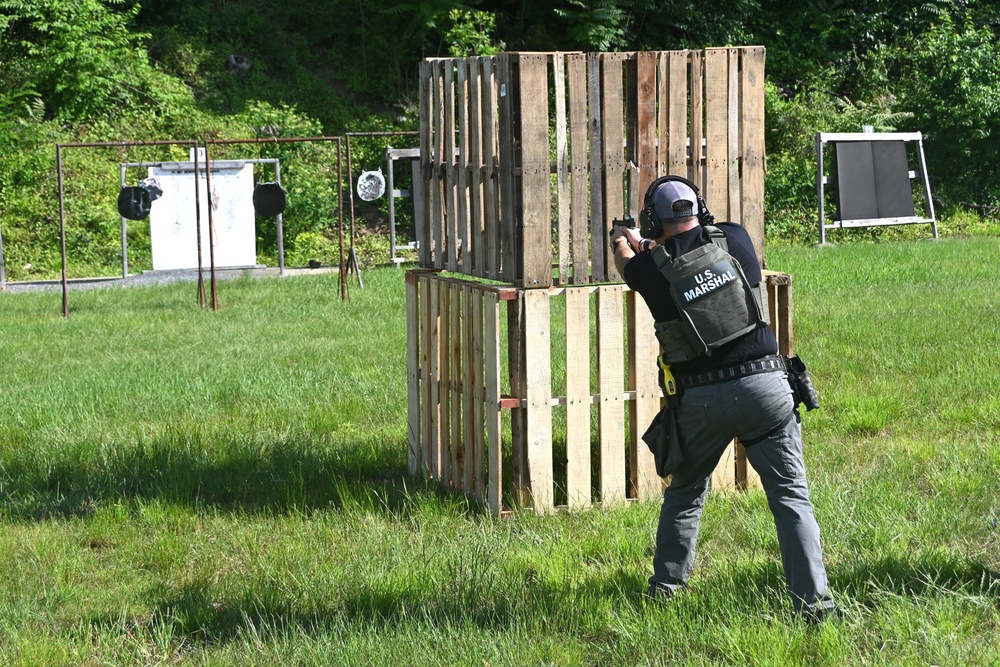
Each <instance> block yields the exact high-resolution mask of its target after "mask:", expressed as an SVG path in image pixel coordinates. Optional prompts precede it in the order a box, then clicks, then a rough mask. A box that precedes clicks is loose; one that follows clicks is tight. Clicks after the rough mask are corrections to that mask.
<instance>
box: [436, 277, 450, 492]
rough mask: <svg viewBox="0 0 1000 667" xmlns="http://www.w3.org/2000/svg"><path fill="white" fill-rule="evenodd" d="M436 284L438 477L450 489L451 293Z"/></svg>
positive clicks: (441, 285)
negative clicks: (437, 305) (438, 373)
mask: <svg viewBox="0 0 1000 667" xmlns="http://www.w3.org/2000/svg"><path fill="white" fill-rule="evenodd" d="M437 282H438V285H437V287H438V299H439V301H438V303H439V306H440V309H441V327H440V350H439V352H438V355H439V357H438V358H439V359H440V360H441V380H440V388H439V392H438V396H439V399H440V401H441V410H440V415H441V418H440V421H439V423H438V433H439V434H438V445H439V446H438V451H437V457H438V466H437V469H438V471H439V472H438V475H439V479H440V480H441V484H443V485H444V486H445V487H450V486H451V483H452V479H451V470H452V468H451V448H452V442H451V383H452V377H451V374H452V369H451V331H452V329H451V298H450V297H451V291H450V289H449V288H450V285H449V283H446V282H441V281H437Z"/></svg>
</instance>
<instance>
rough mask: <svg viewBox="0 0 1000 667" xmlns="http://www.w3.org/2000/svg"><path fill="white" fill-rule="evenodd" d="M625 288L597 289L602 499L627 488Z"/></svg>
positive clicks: (618, 496)
mask: <svg viewBox="0 0 1000 667" xmlns="http://www.w3.org/2000/svg"><path fill="white" fill-rule="evenodd" d="M622 302H623V289H622V286H621V285H608V286H603V287H601V289H600V290H598V292H597V383H598V392H599V394H600V403H599V404H598V411H597V412H598V442H599V443H600V445H599V446H600V456H601V470H600V476H599V488H600V498H601V503H603V504H604V505H608V506H609V505H613V504H615V503H618V502H624V501H625V499H626V491H625V477H626V473H625V401H624V385H625V370H624V368H625V346H624V345H622V333H623V332H624V330H625V327H624V320H623V308H622Z"/></svg>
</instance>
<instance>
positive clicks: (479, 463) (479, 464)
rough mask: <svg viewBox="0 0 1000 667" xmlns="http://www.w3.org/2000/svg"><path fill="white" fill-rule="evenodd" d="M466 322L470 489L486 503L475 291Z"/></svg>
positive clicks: (479, 308)
mask: <svg viewBox="0 0 1000 667" xmlns="http://www.w3.org/2000/svg"><path fill="white" fill-rule="evenodd" d="M469 323H470V328H471V330H472V347H471V354H470V355H469V356H470V358H471V362H470V364H469V366H470V373H471V376H472V391H471V392H470V394H469V395H470V397H471V398H470V401H471V403H472V410H471V411H470V412H471V415H470V428H469V431H471V434H470V435H469V436H468V438H469V439H470V440H471V441H472V443H473V445H472V450H473V455H472V488H473V489H474V495H475V498H476V500H478V501H480V502H484V501H486V488H487V487H486V465H487V458H486V434H487V432H488V431H489V426H488V425H487V424H486V421H485V420H486V414H487V412H488V408H487V401H488V398H487V397H486V385H485V375H484V373H485V370H486V363H487V362H486V355H485V354H484V349H483V336H484V332H483V292H482V290H478V289H471V290H470V291H469Z"/></svg>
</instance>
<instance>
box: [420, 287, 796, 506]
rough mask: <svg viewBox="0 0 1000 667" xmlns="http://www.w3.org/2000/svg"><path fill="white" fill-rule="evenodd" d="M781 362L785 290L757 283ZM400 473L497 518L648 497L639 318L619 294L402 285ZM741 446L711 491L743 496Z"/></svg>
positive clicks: (644, 319)
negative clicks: (405, 424) (405, 429)
mask: <svg viewBox="0 0 1000 667" xmlns="http://www.w3.org/2000/svg"><path fill="white" fill-rule="evenodd" d="M766 280H767V282H768V288H769V293H770V294H769V296H770V299H771V304H772V306H771V319H772V322H773V323H774V327H775V330H776V333H777V334H778V337H779V340H780V341H781V346H782V351H783V352H786V353H788V352H790V351H791V340H792V337H791V326H790V323H791V319H790V312H791V308H790V302H791V296H790V291H791V290H790V280H789V279H788V276H787V275H785V274H778V273H773V272H768V273H767V276H766ZM407 321H408V330H409V335H408V339H407V341H408V342H407V371H408V383H409V384H408V391H409V414H408V421H409V465H410V470H411V472H413V473H414V474H416V473H418V472H420V473H423V474H424V475H426V476H428V477H430V478H432V479H435V480H438V481H440V482H441V483H442V484H443V485H444V486H445V487H448V488H451V489H454V490H456V491H460V492H462V493H465V494H467V495H469V496H471V497H472V498H474V499H476V500H478V501H480V502H483V503H485V504H486V505H487V506H488V508H489V509H490V511H491V512H493V513H495V514H499V513H501V512H502V511H503V510H504V509H505V508H507V507H510V506H512V505H518V506H523V507H527V506H530V507H533V508H534V509H535V511H536V512H540V513H541V512H548V511H551V510H553V509H554V508H558V507H569V508H582V507H588V506H590V505H591V504H592V503H594V502H598V503H601V504H602V505H612V504H615V503H619V502H625V501H627V500H633V499H646V498H650V497H652V496H655V495H658V494H659V493H660V492H661V491H662V488H663V480H661V479H660V478H659V477H657V475H656V472H655V468H654V465H653V460H652V455H651V454H650V452H649V450H648V449H647V448H646V446H645V444H644V443H643V442H642V441H641V434H642V432H643V431H644V430H645V428H646V427H647V426H648V425H649V422H650V421H651V420H652V419H653V416H654V415H655V414H656V412H657V411H658V410H659V409H660V405H661V393H660V389H659V387H658V386H657V384H656V371H655V368H656V365H655V364H656V355H657V353H658V348H657V343H656V339H655V337H654V336H653V334H652V331H653V323H652V318H651V316H650V314H649V311H648V309H647V308H646V306H645V304H644V303H643V302H642V299H641V297H638V296H637V295H636V294H635V293H634V292H631V291H630V290H628V288H627V287H626V286H624V285H621V284H617V285H607V284H605V285H590V286H570V287H564V288H548V289H519V288H515V287H513V286H510V285H495V284H486V283H482V282H475V281H471V280H466V279H461V278H452V277H445V276H442V275H440V274H438V273H435V272H433V271H427V270H416V271H410V272H408V273H407ZM755 483H756V482H755V479H754V475H753V473H752V471H751V470H750V469H749V468H748V467H747V466H746V458H745V456H741V452H740V451H739V445H738V444H734V445H733V446H731V447H730V449H729V451H728V453H727V455H726V457H725V458H724V459H723V462H722V463H720V466H719V468H718V469H717V471H716V473H715V476H714V477H713V482H712V484H713V488H725V487H745V486H747V485H753V484H755Z"/></svg>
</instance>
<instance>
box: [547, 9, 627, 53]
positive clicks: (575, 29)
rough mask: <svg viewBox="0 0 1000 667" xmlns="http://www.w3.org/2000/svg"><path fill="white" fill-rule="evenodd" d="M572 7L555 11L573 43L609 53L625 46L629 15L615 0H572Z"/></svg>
mask: <svg viewBox="0 0 1000 667" xmlns="http://www.w3.org/2000/svg"><path fill="white" fill-rule="evenodd" d="M568 4H569V8H567V9H556V10H555V11H556V14H557V15H559V16H561V17H562V18H563V19H564V20H565V21H566V24H567V28H568V36H569V39H570V44H579V45H580V46H581V47H583V48H586V49H588V50H593V51H610V50H612V49H613V48H614V47H615V46H618V45H620V44H622V42H623V40H624V38H625V28H624V24H625V23H626V19H627V17H628V14H627V12H626V11H625V10H624V9H623V8H621V7H619V3H618V2H617V1H616V0H570V2H569V3H568Z"/></svg>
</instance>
